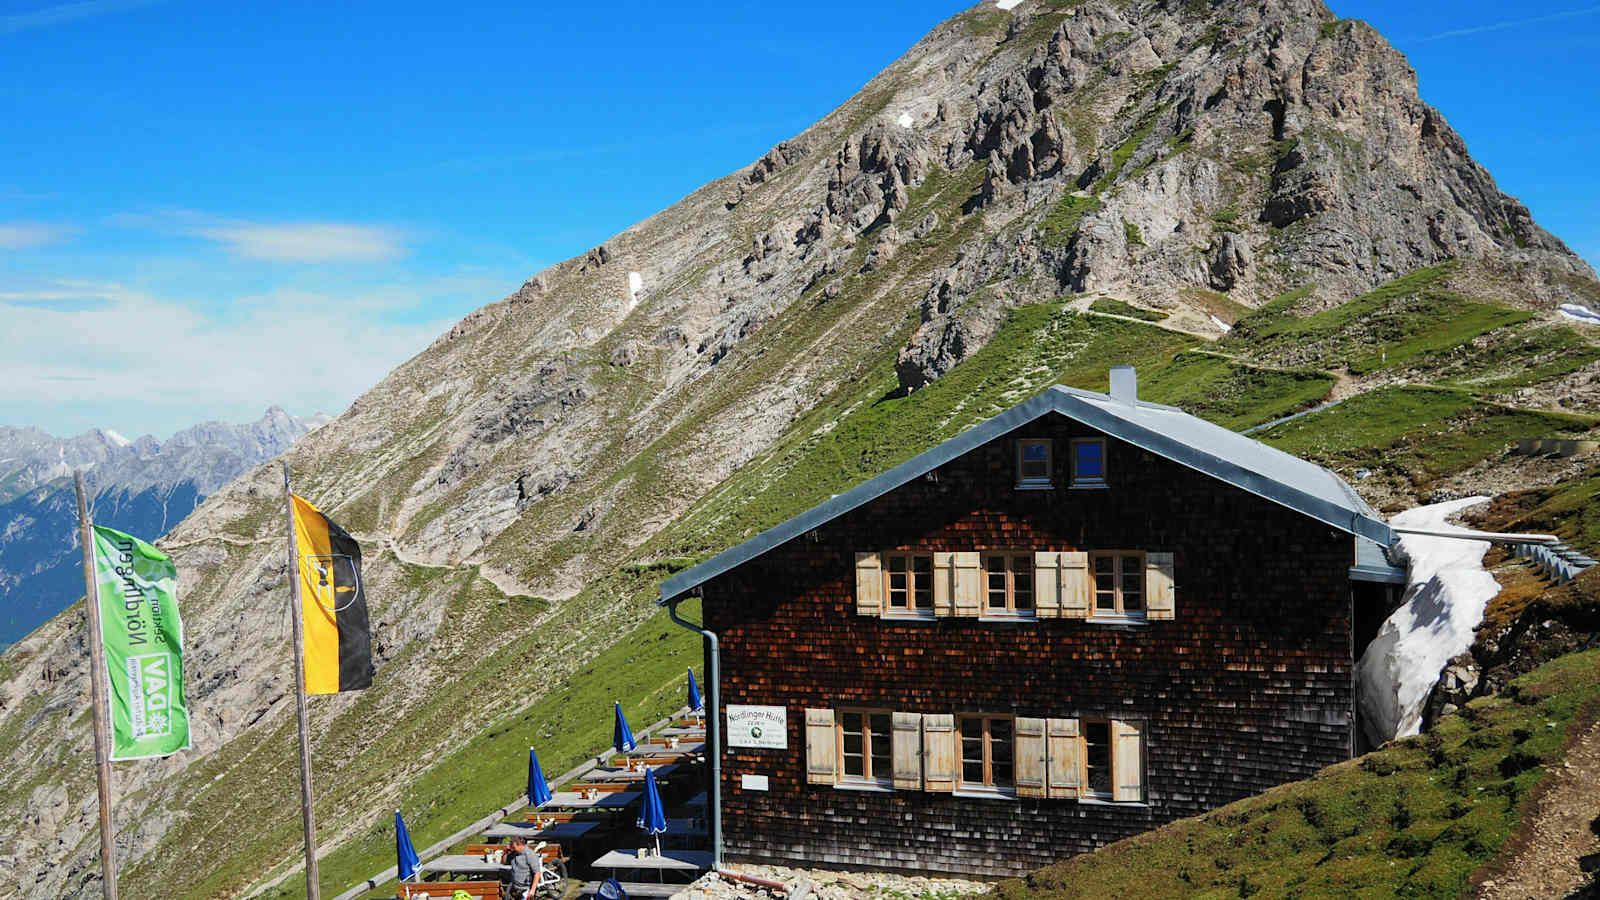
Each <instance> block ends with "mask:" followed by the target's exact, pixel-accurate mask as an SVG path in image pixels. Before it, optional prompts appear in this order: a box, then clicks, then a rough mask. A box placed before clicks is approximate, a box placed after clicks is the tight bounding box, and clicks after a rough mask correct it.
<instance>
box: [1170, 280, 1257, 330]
mask: <svg viewBox="0 0 1600 900" xmlns="http://www.w3.org/2000/svg"><path fill="white" fill-rule="evenodd" d="M1178 295H1179V296H1181V297H1183V299H1185V300H1187V301H1189V302H1190V303H1193V304H1194V305H1196V306H1198V307H1200V308H1201V309H1203V310H1205V311H1206V312H1208V313H1210V314H1211V315H1213V316H1216V317H1217V318H1219V319H1221V320H1222V321H1224V322H1227V323H1228V324H1229V325H1232V324H1233V323H1234V322H1237V321H1238V320H1239V319H1241V318H1243V317H1245V316H1247V315H1249V314H1250V313H1251V309H1250V307H1248V306H1245V305H1244V304H1243V303H1240V302H1239V301H1237V300H1235V299H1233V298H1232V297H1229V296H1228V295H1227V294H1219V293H1217V292H1216V291H1208V290H1205V289H1204V288H1196V287H1187V288H1184V289H1182V290H1180V291H1179V292H1178Z"/></svg>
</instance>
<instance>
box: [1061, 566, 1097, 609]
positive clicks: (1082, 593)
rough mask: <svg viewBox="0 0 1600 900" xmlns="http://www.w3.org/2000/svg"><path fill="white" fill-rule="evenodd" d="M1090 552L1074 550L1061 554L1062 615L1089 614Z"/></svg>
mask: <svg viewBox="0 0 1600 900" xmlns="http://www.w3.org/2000/svg"><path fill="white" fill-rule="evenodd" d="M1090 588H1091V585H1090V581H1089V554H1087V553H1085V552H1083V551H1081V550H1074V551H1069V552H1066V553H1063V554H1061V617H1062V618H1063V619H1083V618H1087V617H1088V615H1089V594H1090Z"/></svg>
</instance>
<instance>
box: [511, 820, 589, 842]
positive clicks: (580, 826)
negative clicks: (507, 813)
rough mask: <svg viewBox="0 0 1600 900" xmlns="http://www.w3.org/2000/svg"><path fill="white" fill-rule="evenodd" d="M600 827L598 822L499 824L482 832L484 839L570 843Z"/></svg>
mask: <svg viewBox="0 0 1600 900" xmlns="http://www.w3.org/2000/svg"><path fill="white" fill-rule="evenodd" d="M598 827H600V823H599V822H552V823H550V824H549V825H545V826H542V827H541V826H540V825H539V824H538V823H537V822H527V823H521V824H519V823H517V822H501V823H500V824H498V825H490V826H489V827H488V828H487V829H485V830H484V832H483V834H484V836H485V837H492V838H508V837H517V836H518V835H521V836H522V837H525V838H527V839H528V840H530V841H571V840H577V839H578V838H581V837H583V836H584V835H586V834H588V833H589V832H591V831H593V830H594V829H596V828H598Z"/></svg>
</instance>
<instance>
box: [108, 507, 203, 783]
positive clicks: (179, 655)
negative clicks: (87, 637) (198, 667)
mask: <svg viewBox="0 0 1600 900" xmlns="http://www.w3.org/2000/svg"><path fill="white" fill-rule="evenodd" d="M94 570H95V583H96V585H97V587H98V589H99V593H100V636H101V640H100V644H101V646H102V647H104V648H105V659H106V676H107V680H108V681H109V682H110V685H109V687H110V693H109V696H108V700H109V703H110V706H111V732H112V735H113V738H112V750H111V758H112V759H115V760H120V759H145V758H147V757H152V756H166V755H168V754H171V753H176V752H178V751H179V750H187V749H189V709H188V705H187V704H186V702H185V700H184V692H183V623H182V622H181V621H179V619H178V599H177V594H178V570H177V568H176V567H175V566H174V565H173V564H172V559H171V558H170V557H168V556H167V555H166V554H165V553H162V552H161V551H160V550H157V549H156V548H154V547H152V546H150V545H149V544H147V543H145V542H144V541H141V540H139V539H138V538H136V537H133V536H132V535H128V534H123V533H122V532H120V531H117V530H115V529H112V528H106V527H105V526H103V525H96V526H94Z"/></svg>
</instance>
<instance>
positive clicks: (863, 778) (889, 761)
mask: <svg viewBox="0 0 1600 900" xmlns="http://www.w3.org/2000/svg"><path fill="white" fill-rule="evenodd" d="M851 714H859V715H860V716H861V771H862V774H860V775H851V774H848V773H846V772H845V752H844V735H845V727H844V718H845V716H847V715H851ZM873 716H884V717H886V719H887V725H886V727H885V729H884V732H883V737H884V739H885V740H887V741H888V742H889V753H888V756H887V757H886V759H885V765H887V766H888V771H887V772H885V773H883V774H882V775H879V774H877V773H876V772H875V771H874V766H873V762H872V736H873V730H872V717H873ZM833 739H834V751H833V752H834V759H835V760H836V762H835V768H834V775H833V782H834V784H836V785H840V786H845V787H850V786H856V787H869V788H884V789H888V790H893V789H894V711H893V710H890V709H879V708H878V707H867V706H840V707H835V708H834V710H833Z"/></svg>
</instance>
